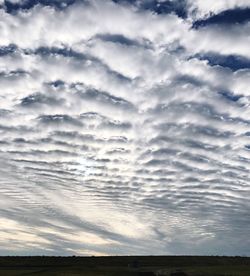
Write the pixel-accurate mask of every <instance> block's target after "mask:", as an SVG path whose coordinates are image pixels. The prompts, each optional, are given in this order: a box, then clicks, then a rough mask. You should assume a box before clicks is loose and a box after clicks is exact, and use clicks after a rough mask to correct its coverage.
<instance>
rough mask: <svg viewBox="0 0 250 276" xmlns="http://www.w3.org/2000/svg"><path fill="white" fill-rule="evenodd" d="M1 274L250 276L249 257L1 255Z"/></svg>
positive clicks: (14, 275) (57, 275) (54, 275)
mask: <svg viewBox="0 0 250 276" xmlns="http://www.w3.org/2000/svg"><path fill="white" fill-rule="evenodd" d="M0 275H1V276H16V275H20V276H21V275H22V276H25V275H27V276H28V275H30V276H32V275H34V276H35V275H37V276H40V275H41V276H43V275H48V276H71V275H72V276H73V275H74V276H77V275H84V276H164V275H166V276H249V275H250V258H249V257H219V256H212V257H205V256H204V257H202V256H199V257H198V256H114V257H76V256H72V257H45V256H44V257H34V256H33V257H0Z"/></svg>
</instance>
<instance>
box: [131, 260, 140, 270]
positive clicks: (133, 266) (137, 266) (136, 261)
mask: <svg viewBox="0 0 250 276" xmlns="http://www.w3.org/2000/svg"><path fill="white" fill-rule="evenodd" d="M128 267H129V268H139V267H140V264H139V261H138V260H133V262H132V263H130V264H128Z"/></svg>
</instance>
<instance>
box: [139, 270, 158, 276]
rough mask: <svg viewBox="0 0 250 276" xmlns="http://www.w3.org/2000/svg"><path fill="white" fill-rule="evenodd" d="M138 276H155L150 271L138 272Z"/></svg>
mask: <svg viewBox="0 0 250 276" xmlns="http://www.w3.org/2000/svg"><path fill="white" fill-rule="evenodd" d="M138 276H155V273H154V272H152V271H141V272H138Z"/></svg>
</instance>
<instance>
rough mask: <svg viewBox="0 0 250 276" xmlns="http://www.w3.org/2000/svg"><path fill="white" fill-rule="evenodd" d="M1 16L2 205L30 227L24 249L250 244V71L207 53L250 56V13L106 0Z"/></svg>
mask: <svg viewBox="0 0 250 276" xmlns="http://www.w3.org/2000/svg"><path fill="white" fill-rule="evenodd" d="M216 3H217V2H216ZM221 3H222V2H221ZM232 3H233V2H232ZM194 5H195V4H194ZM196 5H200V8H199V12H200V15H199V16H202V17H203V16H206V14H207V13H208V11H207V10H206V9H207V8H206V6H205V4H202V3H201V2H200V3H198V2H196ZM202 5H203V6H202ZM216 5H217V4H216ZM232 5H233V4H232ZM222 6H223V5H222ZM222 6H214V7H212V8H211V9H212V12H218V11H219V9H222ZM223 7H224V6H223ZM0 22H1V23H0V26H1V30H2V31H1V35H0V36H1V37H0V41H1V45H0V54H1V57H0V85H1V91H0V99H1V100H0V134H1V139H0V161H1V166H0V175H1V180H0V184H1V185H2V186H3V187H4V189H3V190H2V191H3V195H4V197H2V196H1V199H3V200H1V203H0V204H1V211H0V214H1V217H3V219H4V220H6V221H7V223H8V229H9V228H10V234H6V233H5V240H7V241H8V240H10V239H11V238H12V236H13V235H15V234H16V233H18V232H21V233H22V235H20V240H25V241H26V240H27V239H29V238H30V240H31V244H30V246H29V247H27V248H20V243H19V242H20V240H17V243H18V246H17V248H15V249H14V250H16V251H17V252H21V253H23V252H24V253H25V252H26V253H27V252H28V251H29V250H31V248H32V250H33V251H32V252H35V253H36V254H38V253H39V254H43V253H44V251H43V252H41V250H40V244H41V243H44V244H45V245H44V247H45V250H46V252H50V253H51V254H73V253H79V252H82V253H84V252H85V253H86V252H95V254H164V253H165V254H166V252H167V253H169V254H186V253H189V254H190V253H193V254H204V253H205V252H204V248H210V251H209V252H211V254H234V255H236V254H239V253H240V254H249V245H248V244H247V243H246V236H247V234H248V231H247V225H248V223H249V221H248V217H247V216H246V214H247V213H248V212H249V204H248V201H247V199H248V192H249V176H248V172H249V169H250V167H249V164H250V163H249V160H250V151H249V149H248V147H249V124H250V122H249V115H250V114H249V97H250V91H249V72H250V71H249V69H248V68H246V69H244V70H238V71H236V72H233V71H232V70H230V69H229V68H224V67H222V66H211V65H209V62H208V61H201V60H199V59H198V56H199V54H200V55H202V54H204V53H210V54H213V52H214V53H216V54H219V55H230V54H232V55H242V56H244V57H245V58H249V53H248V44H249V43H248V41H247V39H248V38H247V36H246V34H248V33H249V32H250V30H249V24H243V25H239V26H236V25H235V26H232V27H231V28H230V29H226V28H225V27H220V26H219V27H218V26H209V27H208V26H207V27H204V28H200V29H198V30H194V29H191V25H190V22H189V20H184V19H180V18H178V17H177V16H175V15H173V14H165V15H157V14H154V13H152V12H149V11H143V10H138V9H137V8H133V7H132V6H125V5H120V4H114V3H112V2H111V1H99V0H96V1H90V4H88V5H86V4H84V3H83V2H81V3H77V4H75V5H72V6H70V7H68V8H67V9H63V10H58V9H53V8H51V7H44V6H42V5H38V6H36V7H34V8H32V9H29V10H28V11H19V12H18V13H17V14H15V15H11V14H7V13H6V12H5V11H4V10H1V17H0ZM10 44H13V45H12V46H11V45H10ZM14 45H16V46H14ZM194 56H196V57H194ZM237 97H238V98H237ZM237 99H238V100H237ZM3 201H4V202H3ZM11 206H15V207H16V208H15V209H12V208H11ZM86 210H87V211H86ZM125 213H126V214H128V215H124V214H125ZM10 214H11V218H10ZM37 214H39V216H38V215H37ZM111 217H112V219H111ZM25 218H29V219H25ZM55 218H56V219H55ZM238 226H241V229H242V232H241V235H240V236H239V235H238V232H237V231H236V230H235V229H236V228H237V227H238ZM11 229H12V230H11ZM34 229H36V230H34ZM23 231H25V233H26V234H25V235H24V234H23ZM221 232H223V233H225V236H224V238H223V239H222V241H221V244H220V247H221V248H219V247H218V245H217V243H218V240H219V239H220V240H221V236H220V235H221V234H220V233H221ZM60 233H64V234H63V235H62V234H60ZM72 233H73V234H72ZM84 233H86V235H87V237H88V238H90V240H91V239H95V238H96V237H98V238H97V239H96V241H97V242H98V244H97V245H93V244H92V245H91V243H88V241H87V240H86V239H85V238H84ZM176 233H179V235H177V236H176ZM74 234H76V235H80V237H81V239H82V242H83V243H84V245H85V246H86V250H84V251H82V248H79V245H77V244H76V241H75V239H74ZM55 240H56V242H55ZM187 240H190V242H192V241H194V240H195V241H196V242H195V245H193V246H192V248H193V251H192V252H190V243H189V242H187ZM228 240H230V241H232V243H231V247H230V246H229V247H228ZM36 241H37V244H35V242H36ZM162 241H164V242H162ZM0 243H1V248H3V249H2V250H4V252H9V251H7V250H8V248H7V244H6V242H4V241H3V240H1V241H0ZM114 244H116V246H115V247H114V246H113V245H114ZM192 244H193V243H192ZM58 245H60V248H62V249H61V250H62V251H60V252H58V248H59V247H58ZM145 245H146V246H145ZM225 248H226V249H225ZM188 250H189V251H188ZM0 253H1V252H0ZM35 253H34V254H35Z"/></svg>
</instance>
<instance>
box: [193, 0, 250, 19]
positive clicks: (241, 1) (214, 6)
mask: <svg viewBox="0 0 250 276" xmlns="http://www.w3.org/2000/svg"><path fill="white" fill-rule="evenodd" d="M188 4H189V11H190V13H194V15H195V17H196V18H204V17H209V16H210V15H212V14H218V13H220V12H222V11H225V10H229V9H235V8H246V7H250V1H249V0H218V1H207V0H188Z"/></svg>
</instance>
